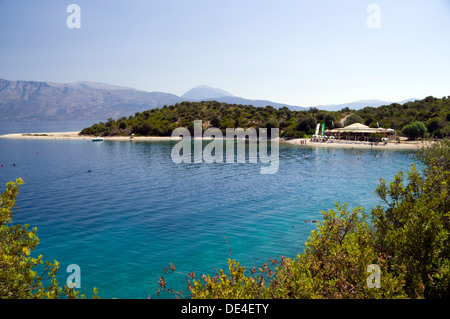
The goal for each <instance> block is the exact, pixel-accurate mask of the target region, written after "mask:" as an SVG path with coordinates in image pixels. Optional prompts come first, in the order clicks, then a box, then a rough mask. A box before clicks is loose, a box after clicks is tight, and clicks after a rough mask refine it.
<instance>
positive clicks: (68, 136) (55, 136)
mask: <svg viewBox="0 0 450 319" xmlns="http://www.w3.org/2000/svg"><path fill="white" fill-rule="evenodd" d="M78 134H79V132H51V133H15V134H7V135H0V138H8V139H42V140H87V141H90V140H92V139H93V138H95V136H82V135H78ZM102 138H103V140H105V141H130V140H131V138H130V137H129V136H107V137H102ZM180 139H181V137H179V138H175V140H180ZM133 140H134V141H170V140H172V138H171V137H170V136H135V137H134V138H133ZM280 142H281V143H288V144H292V145H298V146H300V147H334V148H367V149H370V148H372V149H409V150H417V149H419V148H420V147H422V146H428V145H431V143H432V142H422V141H406V140H402V141H401V143H398V142H394V141H392V142H388V143H387V144H386V145H384V143H378V144H373V145H370V143H368V142H357V143H355V142H348V143H347V142H337V141H333V142H332V143H330V142H312V141H311V140H310V139H293V140H283V139H280Z"/></svg>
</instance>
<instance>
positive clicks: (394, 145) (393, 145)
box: [284, 138, 432, 150]
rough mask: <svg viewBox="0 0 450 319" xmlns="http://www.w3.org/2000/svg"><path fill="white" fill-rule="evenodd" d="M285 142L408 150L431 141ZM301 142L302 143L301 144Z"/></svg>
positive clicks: (308, 140) (300, 140)
mask: <svg viewBox="0 0 450 319" xmlns="http://www.w3.org/2000/svg"><path fill="white" fill-rule="evenodd" d="M284 142H285V143H288V144H293V145H299V146H302V147H334V148H366V149H370V148H372V149H408V150H418V149H419V148H421V147H422V146H429V145H431V143H432V142H422V141H405V140H402V141H401V143H398V142H394V141H392V142H388V143H387V144H386V145H384V143H378V144H375V143H374V144H373V145H370V143H369V142H356V143H355V142H350V141H349V142H348V143H347V142H336V141H333V142H332V143H331V142H311V141H310V139H300V138H299V139H293V140H285V141H284ZM302 143H303V144H302Z"/></svg>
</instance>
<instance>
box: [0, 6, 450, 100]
mask: <svg viewBox="0 0 450 319" xmlns="http://www.w3.org/2000/svg"><path fill="white" fill-rule="evenodd" d="M71 3H75V4H78V5H79V6H80V8H81V28H80V29H69V28H68V27H67V26H66V19H67V17H68V16H69V15H70V13H67V12H66V8H67V6H68V5H69V4H71ZM370 4H376V5H378V7H379V8H380V16H379V17H380V19H379V21H380V28H369V27H368V25H367V22H366V21H367V19H368V17H369V16H371V14H372V13H368V12H367V8H368V6H369V5H370ZM449 34H450V0H429V1H425V0H421V1H416V0H408V1H400V0H386V1H384V0H383V1H381V0H380V1H377V0H372V1H364V0H347V1H336V0H323V1H313V0H310V1H301V0H226V1H225V0H161V1H144V0H142V1H138V0H127V1H125V0H123V1H106V0H89V1H88V0H70V1H63V0H58V1H56V0H54V1H50V0H40V1H17V0H0V78H5V79H7V80H36V81H52V82H75V81H80V80H85V81H98V82H106V83H111V84H117V85H124V86H130V87H134V88H137V89H142V90H146V91H162V92H168V93H173V94H177V95H182V94H183V93H184V92H186V91H187V90H189V89H191V88H192V87H194V86H197V85H199V84H207V85H210V86H213V87H219V88H222V89H224V90H226V91H228V92H230V93H232V94H234V95H237V96H242V97H245V98H250V99H268V100H272V101H276V102H280V103H286V104H292V105H300V106H312V105H320V104H334V103H336V104H337V103H344V102H351V101H355V100H360V99H373V98H377V99H383V100H389V101H399V100H403V99H407V98H411V97H416V98H423V97H425V96H428V95H434V96H436V97H442V96H447V95H450V41H449Z"/></svg>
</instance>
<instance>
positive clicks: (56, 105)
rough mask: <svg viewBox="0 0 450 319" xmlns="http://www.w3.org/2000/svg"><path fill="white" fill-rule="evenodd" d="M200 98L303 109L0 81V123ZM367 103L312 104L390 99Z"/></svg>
mask: <svg viewBox="0 0 450 319" xmlns="http://www.w3.org/2000/svg"><path fill="white" fill-rule="evenodd" d="M206 100H216V101H219V102H224V103H229V104H242V105H253V106H256V107H258V106H261V107H265V106H267V105H271V106H273V107H275V108H280V107H283V106H286V107H288V108H289V109H291V110H307V109H308V108H305V107H301V106H293V105H287V104H282V103H276V102H272V101H267V100H250V99H245V98H242V97H237V96H234V95H232V94H230V93H228V92H226V91H224V90H222V89H218V88H212V87H210V86H207V85H200V86H197V87H195V88H193V89H191V90H189V91H188V92H186V93H185V94H183V95H182V96H177V95H175V94H170V93H164V92H147V91H142V90H136V89H133V88H129V87H124V86H117V85H111V84H106V83H98V82H85V81H81V82H74V83H54V82H37V81H8V80H4V79H0V121H61V120H98V121H104V120H106V119H108V118H114V119H118V118H120V117H123V116H126V117H128V116H129V115H134V114H135V113H136V112H142V111H145V110H148V109H152V108H159V107H162V106H164V105H172V104H176V103H180V102H182V101H192V102H199V101H206ZM370 101H372V102H370ZM370 101H359V102H354V103H348V104H342V105H331V106H318V107H317V108H319V109H322V110H328V109H329V110H331V109H334V108H338V109H337V110H340V109H341V108H342V107H346V106H347V107H349V108H352V109H357V108H362V107H365V106H380V105H383V104H390V103H392V102H384V101H379V100H370Z"/></svg>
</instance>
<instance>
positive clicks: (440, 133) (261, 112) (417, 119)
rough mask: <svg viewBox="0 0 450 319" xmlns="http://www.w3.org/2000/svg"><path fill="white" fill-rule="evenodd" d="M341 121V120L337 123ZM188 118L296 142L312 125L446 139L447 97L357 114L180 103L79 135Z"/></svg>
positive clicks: (154, 127) (182, 123)
mask: <svg viewBox="0 0 450 319" xmlns="http://www.w3.org/2000/svg"><path fill="white" fill-rule="evenodd" d="M343 119H345V121H342V120H343ZM194 120H202V121H203V126H204V129H206V128H208V127H218V128H219V129H221V130H222V131H223V132H225V129H226V128H236V127H242V128H249V127H253V128H256V129H258V128H262V127H265V128H272V127H278V128H279V129H280V136H281V137H285V138H302V137H306V136H308V135H312V134H314V131H315V128H316V126H317V124H318V123H325V128H326V129H333V128H339V127H342V126H343V125H349V124H352V123H356V122H359V123H363V124H365V125H368V126H370V127H378V126H380V127H384V128H393V129H395V130H397V131H398V135H400V134H402V135H404V136H407V137H409V138H411V139H415V138H418V137H436V138H444V137H447V136H450V97H443V98H441V99H438V98H434V97H431V96H430V97H427V98H425V99H423V100H416V101H414V102H407V103H405V104H403V105H400V104H398V103H393V104H390V105H383V106H380V107H366V108H363V109H361V110H358V111H354V110H351V109H349V108H343V109H342V110H340V111H337V112H331V111H323V110H319V109H317V108H310V109H309V110H307V111H292V110H290V109H289V108H287V107H282V108H280V109H276V108H274V107H272V106H266V107H253V106H250V105H237V104H227V103H220V102H217V101H204V102H181V103H176V104H175V105H170V106H167V105H165V106H164V107H162V108H159V109H158V108H155V109H151V110H148V111H144V112H138V113H135V114H134V116H133V115H130V116H129V117H128V118H127V117H121V118H119V119H117V120H114V119H112V118H110V119H108V120H107V121H106V122H100V123H98V124H94V125H93V126H91V127H89V128H85V129H83V130H82V131H81V132H80V134H81V135H95V136H119V135H122V136H127V135H128V136H129V135H131V134H135V135H137V136H170V135H171V133H172V131H173V130H174V129H175V128H177V127H186V128H188V129H189V130H191V131H193V128H194Z"/></svg>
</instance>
